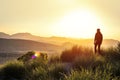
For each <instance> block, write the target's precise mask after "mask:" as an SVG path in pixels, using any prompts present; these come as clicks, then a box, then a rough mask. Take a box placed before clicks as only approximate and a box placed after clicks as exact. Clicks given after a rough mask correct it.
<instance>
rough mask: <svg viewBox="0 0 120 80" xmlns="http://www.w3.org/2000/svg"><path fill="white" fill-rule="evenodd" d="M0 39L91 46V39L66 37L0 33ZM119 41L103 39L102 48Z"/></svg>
mask: <svg viewBox="0 0 120 80" xmlns="http://www.w3.org/2000/svg"><path fill="white" fill-rule="evenodd" d="M0 38H7V39H24V40H32V41H37V42H42V43H48V44H54V45H59V46H72V45H82V46H91V45H92V46H93V39H73V38H66V37H56V36H53V37H40V36H35V35H32V34H30V33H16V34H13V35H9V34H6V33H3V32H0ZM118 42H119V41H118V40H114V39H104V41H103V46H113V45H116V44H117V43H118Z"/></svg>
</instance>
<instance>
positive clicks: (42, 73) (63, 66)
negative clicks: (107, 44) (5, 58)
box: [0, 43, 120, 80]
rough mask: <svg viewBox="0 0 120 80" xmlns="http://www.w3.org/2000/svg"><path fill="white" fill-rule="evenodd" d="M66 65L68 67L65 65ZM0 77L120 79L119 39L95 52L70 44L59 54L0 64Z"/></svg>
mask: <svg viewBox="0 0 120 80" xmlns="http://www.w3.org/2000/svg"><path fill="white" fill-rule="evenodd" d="M68 68H69V69H68ZM0 79H2V80H13V79H18V80H120V43H119V44H118V46H117V47H116V48H109V49H106V50H102V55H96V54H94V52H93V51H92V49H90V48H83V47H79V46H74V47H73V48H72V49H68V50H64V51H63V52H62V54H61V56H60V57H59V56H58V57H52V58H50V59H49V60H48V59H42V58H36V59H33V60H29V61H28V62H27V63H24V62H20V61H14V62H9V63H6V64H4V65H3V66H2V67H0Z"/></svg>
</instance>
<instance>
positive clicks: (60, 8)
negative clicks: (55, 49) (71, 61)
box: [0, 0, 120, 40]
mask: <svg viewBox="0 0 120 80" xmlns="http://www.w3.org/2000/svg"><path fill="white" fill-rule="evenodd" d="M83 10H84V11H83ZM82 11H83V14H81V13H80V12H82ZM85 12H86V13H88V14H86V13H85ZM84 13H85V14H86V15H89V13H90V15H91V16H90V17H89V16H88V17H89V18H88V17H86V19H87V20H86V19H85V20H83V19H84V18H85V17H84V16H86V15H84ZM80 16H83V18H82V20H83V21H84V22H82V21H81V19H79V18H81V17H80ZM94 17H95V19H94V20H93V23H92V22H91V23H92V25H93V24H94V23H95V25H93V27H92V25H90V26H88V25H89V24H88V25H86V24H87V23H90V21H91V20H92V19H93V18H94ZM89 19H91V20H89ZM97 20H98V21H97ZM85 21H86V22H85ZM80 22H82V23H84V24H82V25H83V26H82V25H79V23H80ZM61 23H62V25H61ZM75 24H76V26H77V27H75V26H74V25H75ZM80 24H81V23H80ZM71 25H72V26H73V27H72V26H71ZM84 26H85V27H84ZM98 27H100V28H101V31H102V33H103V34H104V37H105V38H113V39H119V40H120V31H119V30H120V0H0V32H5V33H8V34H13V33H17V32H30V33H32V34H34V35H39V36H68V37H74V36H75V37H80V38H81V37H84V36H86V37H90V38H92V37H93V36H92V35H93V33H95V32H96V28H98ZM74 28H77V29H74ZM70 29H71V30H70ZM79 29H80V31H79ZM72 30H73V31H72ZM85 30H86V32H85ZM82 31H83V32H82ZM75 32H76V33H75ZM83 33H84V34H85V33H86V35H81V34H83ZM72 34H74V35H72ZM89 34H90V35H89ZM79 35H80V36H79Z"/></svg>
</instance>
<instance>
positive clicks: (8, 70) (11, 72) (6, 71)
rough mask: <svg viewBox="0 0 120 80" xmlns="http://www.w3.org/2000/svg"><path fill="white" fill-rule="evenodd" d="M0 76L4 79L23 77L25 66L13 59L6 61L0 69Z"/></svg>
mask: <svg viewBox="0 0 120 80" xmlns="http://www.w3.org/2000/svg"><path fill="white" fill-rule="evenodd" d="M0 73H1V74H0V76H2V77H3V78H4V79H5V80H10V79H14V78H15V79H24V78H25V76H26V68H25V67H24V64H23V63H22V62H18V61H13V62H8V63H6V64H5V65H4V66H3V67H1V69H0Z"/></svg>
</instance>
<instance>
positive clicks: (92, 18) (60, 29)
mask: <svg viewBox="0 0 120 80" xmlns="http://www.w3.org/2000/svg"><path fill="white" fill-rule="evenodd" d="M101 27H102V26H100V21H99V20H98V19H97V16H96V15H95V14H93V13H92V12H90V11H89V10H76V11H73V12H70V13H69V14H67V15H65V16H64V17H63V18H62V19H61V20H60V22H58V23H57V24H56V25H54V28H53V29H54V30H55V31H54V32H55V33H56V34H57V35H58V36H66V37H75V38H91V37H93V35H94V34H95V30H96V29H97V28H101Z"/></svg>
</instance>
